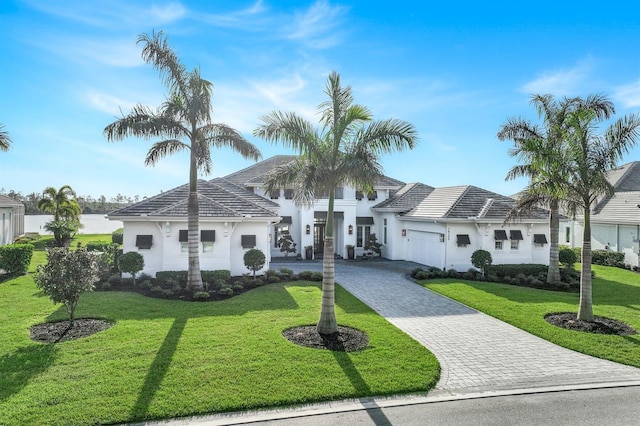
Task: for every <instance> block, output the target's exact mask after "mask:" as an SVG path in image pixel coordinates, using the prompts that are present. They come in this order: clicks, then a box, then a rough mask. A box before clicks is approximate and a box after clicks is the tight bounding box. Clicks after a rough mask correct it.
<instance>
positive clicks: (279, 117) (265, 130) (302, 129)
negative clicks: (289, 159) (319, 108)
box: [253, 111, 319, 153]
mask: <svg viewBox="0 0 640 426" xmlns="http://www.w3.org/2000/svg"><path fill="white" fill-rule="evenodd" d="M261 121H262V122H263V123H264V124H262V125H260V126H258V127H257V128H256V129H255V130H254V131H253V135H254V136H256V137H259V138H261V139H264V140H266V141H267V142H271V143H274V142H280V143H281V144H282V145H284V146H285V147H286V148H293V149H294V150H296V151H298V152H300V153H305V152H307V151H309V150H312V149H313V146H314V145H315V144H316V142H317V141H318V139H319V137H318V134H317V132H316V130H315V129H314V127H313V125H312V124H311V123H309V121H307V120H305V119H304V118H302V117H300V116H299V115H297V114H295V113H293V112H289V113H283V112H280V111H272V112H270V113H269V114H267V115H265V116H263V117H261Z"/></svg>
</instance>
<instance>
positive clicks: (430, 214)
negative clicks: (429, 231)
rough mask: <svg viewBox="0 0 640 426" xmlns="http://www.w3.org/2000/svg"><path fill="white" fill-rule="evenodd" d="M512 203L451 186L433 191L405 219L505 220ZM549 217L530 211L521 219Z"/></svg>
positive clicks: (483, 192) (543, 212) (492, 194)
mask: <svg viewBox="0 0 640 426" xmlns="http://www.w3.org/2000/svg"><path fill="white" fill-rule="evenodd" d="M514 204H515V200H514V199H512V198H509V197H505V196H504V195H500V194H496V193H495V192H491V191H487V190H486V189H482V188H478V187H476V186H470V185H469V186H451V187H445V188H436V189H434V190H433V191H432V192H431V193H430V194H429V195H428V196H427V197H426V198H425V199H424V200H423V201H422V202H420V203H419V204H418V205H417V206H416V207H415V208H414V209H412V210H411V211H410V212H408V213H407V214H406V215H405V217H407V218H416V219H419V218H429V219H470V218H477V219H486V220H504V219H505V218H506V217H507V214H508V213H509V211H510V210H511V208H512V207H513V205H514ZM548 217H549V213H548V212H547V211H546V210H544V209H540V208H536V209H533V210H532V211H531V212H530V213H528V214H526V215H524V216H522V217H521V219H529V220H532V219H536V220H547V219H548Z"/></svg>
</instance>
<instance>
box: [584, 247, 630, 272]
mask: <svg viewBox="0 0 640 426" xmlns="http://www.w3.org/2000/svg"><path fill="white" fill-rule="evenodd" d="M591 256H592V257H591V263H593V264H596V265H604V266H614V267H616V268H624V253H618V252H615V251H608V250H593V252H592V253H591Z"/></svg>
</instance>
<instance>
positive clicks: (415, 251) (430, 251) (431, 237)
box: [408, 230, 444, 268]
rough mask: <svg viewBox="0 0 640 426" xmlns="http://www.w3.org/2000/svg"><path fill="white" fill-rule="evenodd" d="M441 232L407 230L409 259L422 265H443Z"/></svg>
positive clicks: (440, 266)
mask: <svg viewBox="0 0 640 426" xmlns="http://www.w3.org/2000/svg"><path fill="white" fill-rule="evenodd" d="M441 236H442V234H440V233H436V232H425V231H411V230H410V231H409V233H408V237H409V238H408V240H409V256H408V257H409V260H410V261H412V262H416V263H421V264H423V265H429V266H437V267H438V268H442V267H443V266H444V242H443V241H441V240H442V238H441Z"/></svg>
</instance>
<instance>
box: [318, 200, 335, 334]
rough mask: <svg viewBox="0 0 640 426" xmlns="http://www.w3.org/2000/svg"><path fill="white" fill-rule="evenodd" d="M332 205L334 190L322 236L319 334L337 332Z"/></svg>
mask: <svg viewBox="0 0 640 426" xmlns="http://www.w3.org/2000/svg"><path fill="white" fill-rule="evenodd" d="M333 204H334V190H333V189H332V190H331V191H330V194H329V206H328V208H327V225H326V228H325V234H324V253H323V259H322V307H321V308H320V319H319V320H318V325H317V326H316V330H317V331H318V333H320V334H333V333H337V332H338V323H337V321H336V310H335V278H336V277H335V275H336V268H335V259H334V257H333Z"/></svg>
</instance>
